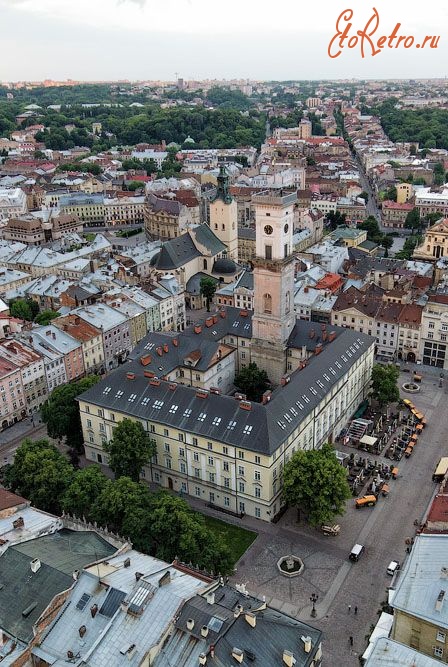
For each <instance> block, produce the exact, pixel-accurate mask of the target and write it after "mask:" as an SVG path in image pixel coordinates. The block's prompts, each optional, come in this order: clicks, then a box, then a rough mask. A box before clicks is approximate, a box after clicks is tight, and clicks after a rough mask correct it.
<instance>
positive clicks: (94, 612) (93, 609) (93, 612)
mask: <svg viewBox="0 0 448 667" xmlns="http://www.w3.org/2000/svg"><path fill="white" fill-rule="evenodd" d="M97 612H98V605H97V604H94V605H92V606H91V607H90V615H91V617H92V618H95V616H96V615H97Z"/></svg>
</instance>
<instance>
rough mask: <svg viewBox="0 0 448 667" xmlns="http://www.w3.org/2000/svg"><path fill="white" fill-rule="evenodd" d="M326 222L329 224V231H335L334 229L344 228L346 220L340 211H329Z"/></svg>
mask: <svg viewBox="0 0 448 667" xmlns="http://www.w3.org/2000/svg"><path fill="white" fill-rule="evenodd" d="M327 220H328V222H329V223H330V228H331V229H336V227H340V226H341V225H342V226H344V225H345V223H346V220H347V216H346V214H345V213H341V212H340V211H329V212H328V213H327Z"/></svg>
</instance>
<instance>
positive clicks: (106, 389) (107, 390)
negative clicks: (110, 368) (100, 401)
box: [103, 387, 111, 394]
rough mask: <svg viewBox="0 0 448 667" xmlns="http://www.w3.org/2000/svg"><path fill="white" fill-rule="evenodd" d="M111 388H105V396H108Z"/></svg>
mask: <svg viewBox="0 0 448 667" xmlns="http://www.w3.org/2000/svg"><path fill="white" fill-rule="evenodd" d="M110 389H111V388H110V387H104V389H103V394H108V393H109V392H110Z"/></svg>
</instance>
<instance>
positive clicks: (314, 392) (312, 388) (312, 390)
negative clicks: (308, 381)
mask: <svg viewBox="0 0 448 667" xmlns="http://www.w3.org/2000/svg"><path fill="white" fill-rule="evenodd" d="M310 392H311V393H312V394H313V395H314V396H317V391H316V390H315V389H314V387H310Z"/></svg>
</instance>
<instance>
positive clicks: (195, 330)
mask: <svg viewBox="0 0 448 667" xmlns="http://www.w3.org/2000/svg"><path fill="white" fill-rule="evenodd" d="M201 331H202V327H201V326H200V325H199V324H198V325H196V326H195V328H194V332H195V334H200V333H201Z"/></svg>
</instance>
